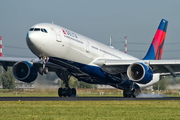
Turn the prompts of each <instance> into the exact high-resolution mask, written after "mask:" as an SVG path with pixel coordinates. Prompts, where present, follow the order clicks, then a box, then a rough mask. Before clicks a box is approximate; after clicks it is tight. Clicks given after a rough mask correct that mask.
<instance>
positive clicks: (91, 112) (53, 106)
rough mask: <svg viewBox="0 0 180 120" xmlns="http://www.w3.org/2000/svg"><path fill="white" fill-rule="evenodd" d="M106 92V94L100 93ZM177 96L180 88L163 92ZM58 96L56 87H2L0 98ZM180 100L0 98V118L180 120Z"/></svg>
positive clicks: (109, 93)
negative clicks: (11, 98)
mask: <svg viewBox="0 0 180 120" xmlns="http://www.w3.org/2000/svg"><path fill="white" fill-rule="evenodd" d="M101 92H103V93H104V94H103V95H100V93H101ZM77 93H78V96H83V97H85V96H94V97H95V96H98V97H99V96H103V97H105V96H110V97H112V96H113V97H114V96H119V97H121V96H122V91H120V90H117V89H112V90H102V89H95V90H93V89H78V90H77ZM167 93H168V94H169V95H171V96H177V97H179V95H178V93H179V92H178V91H166V92H164V93H163V94H167ZM25 96H26V97H31V96H32V97H44V96H45V97H57V96H58V95H57V90H56V89H53V90H48V89H46V90H23V91H22V90H3V89H1V90H0V97H25ZM179 110H180V101H161V100H158V101H154V100H152V101H141V100H139V101H11V102H9V101H1V102H0V120H179V119H180V112H179Z"/></svg>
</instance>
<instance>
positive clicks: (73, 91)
mask: <svg viewBox="0 0 180 120" xmlns="http://www.w3.org/2000/svg"><path fill="white" fill-rule="evenodd" d="M71 96H72V97H76V89H75V88H72V95H71Z"/></svg>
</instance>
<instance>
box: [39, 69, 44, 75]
mask: <svg viewBox="0 0 180 120" xmlns="http://www.w3.org/2000/svg"><path fill="white" fill-rule="evenodd" d="M39 74H41V75H43V68H42V67H39Z"/></svg>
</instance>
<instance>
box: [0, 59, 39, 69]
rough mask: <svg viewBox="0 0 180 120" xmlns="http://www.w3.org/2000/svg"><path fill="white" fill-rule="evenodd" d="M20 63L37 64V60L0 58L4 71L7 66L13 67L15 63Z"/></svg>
mask: <svg viewBox="0 0 180 120" xmlns="http://www.w3.org/2000/svg"><path fill="white" fill-rule="evenodd" d="M20 61H31V62H35V61H36V62H37V61H38V58H19V57H0V64H1V65H2V66H3V68H4V69H5V70H6V71H7V67H8V66H13V65H14V64H15V63H16V62H20Z"/></svg>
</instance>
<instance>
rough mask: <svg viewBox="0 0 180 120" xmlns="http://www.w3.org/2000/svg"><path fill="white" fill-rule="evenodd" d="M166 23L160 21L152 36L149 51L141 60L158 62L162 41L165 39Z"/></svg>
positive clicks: (160, 55) (165, 21)
mask: <svg viewBox="0 0 180 120" xmlns="http://www.w3.org/2000/svg"><path fill="white" fill-rule="evenodd" d="M167 25H168V21H167V20H165V19H162V20H161V22H160V24H159V27H158V29H157V31H156V33H155V35H154V38H153V40H152V43H151V45H150V47H149V50H148V52H147V54H146V56H145V57H144V58H143V60H160V59H161V57H162V52H163V48H164V40H165V37H166V30H167Z"/></svg>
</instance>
